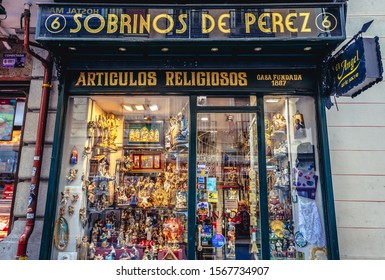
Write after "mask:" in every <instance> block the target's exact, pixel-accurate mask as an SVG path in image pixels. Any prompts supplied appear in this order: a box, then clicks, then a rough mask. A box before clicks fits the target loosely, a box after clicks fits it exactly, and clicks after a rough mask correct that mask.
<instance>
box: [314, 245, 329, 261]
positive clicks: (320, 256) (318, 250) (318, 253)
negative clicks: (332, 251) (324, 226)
mask: <svg viewBox="0 0 385 280" xmlns="http://www.w3.org/2000/svg"><path fill="white" fill-rule="evenodd" d="M311 259H312V260H327V259H328V254H327V249H326V248H325V247H314V248H313V249H312V250H311Z"/></svg>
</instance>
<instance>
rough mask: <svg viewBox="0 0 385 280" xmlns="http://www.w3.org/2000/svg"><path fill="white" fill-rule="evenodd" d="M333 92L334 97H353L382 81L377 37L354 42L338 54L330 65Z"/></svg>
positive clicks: (360, 38) (361, 38) (359, 39)
mask: <svg viewBox="0 0 385 280" xmlns="http://www.w3.org/2000/svg"><path fill="white" fill-rule="evenodd" d="M332 73H333V92H332V94H333V95H334V94H335V95H336V96H351V97H355V96H357V95H358V94H360V93H361V92H363V91H364V90H366V89H368V88H369V87H371V86H372V85H374V84H376V83H378V82H379V81H381V80H382V78H383V77H382V74H383V68H382V63H381V53H380V46H379V43H378V37H375V38H363V37H359V38H358V39H356V40H354V41H353V42H352V43H351V44H350V45H349V46H348V47H347V48H346V49H345V50H344V51H342V52H341V53H339V54H338V55H337V56H336V57H335V58H334V59H333V64H332Z"/></svg>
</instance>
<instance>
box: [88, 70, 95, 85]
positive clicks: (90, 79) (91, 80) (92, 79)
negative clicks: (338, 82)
mask: <svg viewBox="0 0 385 280" xmlns="http://www.w3.org/2000/svg"><path fill="white" fill-rule="evenodd" d="M87 86H95V72H88V75H87Z"/></svg>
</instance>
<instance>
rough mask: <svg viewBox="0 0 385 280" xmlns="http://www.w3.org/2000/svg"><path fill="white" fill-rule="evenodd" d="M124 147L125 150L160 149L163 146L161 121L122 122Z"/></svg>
mask: <svg viewBox="0 0 385 280" xmlns="http://www.w3.org/2000/svg"><path fill="white" fill-rule="evenodd" d="M123 131H124V138H123V142H124V146H125V147H127V148H132V147H134V148H141V149H146V148H162V147H163V145H164V127H163V121H154V122H150V121H131V120H125V121H124V129H123Z"/></svg>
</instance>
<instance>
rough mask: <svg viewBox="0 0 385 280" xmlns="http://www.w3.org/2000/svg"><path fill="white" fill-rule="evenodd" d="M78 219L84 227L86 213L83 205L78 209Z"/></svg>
mask: <svg viewBox="0 0 385 280" xmlns="http://www.w3.org/2000/svg"><path fill="white" fill-rule="evenodd" d="M79 220H80V222H81V223H82V226H83V228H84V227H85V226H86V224H87V213H86V208H85V207H83V208H80V209H79Z"/></svg>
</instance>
